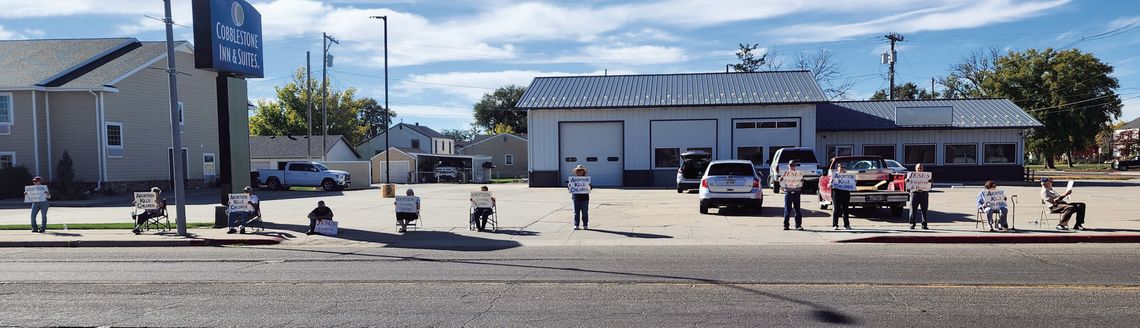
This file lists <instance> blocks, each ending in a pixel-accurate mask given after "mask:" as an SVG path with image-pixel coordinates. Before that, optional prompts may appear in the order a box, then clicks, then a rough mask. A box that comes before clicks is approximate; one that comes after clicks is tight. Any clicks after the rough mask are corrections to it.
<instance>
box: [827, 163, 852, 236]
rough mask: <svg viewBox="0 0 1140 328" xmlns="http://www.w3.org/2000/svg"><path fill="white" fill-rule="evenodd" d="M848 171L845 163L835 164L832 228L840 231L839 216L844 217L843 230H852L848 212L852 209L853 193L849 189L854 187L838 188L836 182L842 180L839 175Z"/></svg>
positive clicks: (832, 179)
mask: <svg viewBox="0 0 1140 328" xmlns="http://www.w3.org/2000/svg"><path fill="white" fill-rule="evenodd" d="M846 173H847V170H846V169H844V168H843V163H835V172H833V174H832V175H831V202H832V203H833V206H835V210H833V211H831V227H832V228H833V229H835V230H839V215H840V214H842V215H843V228H844V229H847V230H851V219H850V218H849V214H848V212H849V211H850V207H851V191H852V190H847V189H846V188H847V187H853V186H838V185H837V184H836V182H838V181H839V180H840V179H839V177H837V175H839V174H846Z"/></svg>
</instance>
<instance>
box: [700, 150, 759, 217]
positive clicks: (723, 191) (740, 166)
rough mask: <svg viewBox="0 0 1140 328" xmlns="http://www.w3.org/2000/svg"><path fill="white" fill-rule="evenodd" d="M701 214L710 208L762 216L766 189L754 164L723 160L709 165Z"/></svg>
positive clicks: (702, 186)
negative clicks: (732, 209)
mask: <svg viewBox="0 0 1140 328" xmlns="http://www.w3.org/2000/svg"><path fill="white" fill-rule="evenodd" d="M700 191H701V192H700V195H701V204H700V210H701V214H708V213H709V208H710V207H717V208H719V207H722V206H733V207H740V208H747V209H751V210H752V212H753V213H757V214H758V213H760V211H761V209H762V208H763V207H764V189H763V188H762V187H761V186H760V176H759V175H757V174H756V169H755V167H754V166H753V165H752V162H751V161H744V160H722V161H715V162H712V163H709V167H708V168H707V169H705V175H704V177H702V178H701V188H700Z"/></svg>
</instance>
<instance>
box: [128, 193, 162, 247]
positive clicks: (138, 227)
mask: <svg viewBox="0 0 1140 328" xmlns="http://www.w3.org/2000/svg"><path fill="white" fill-rule="evenodd" d="M150 192H152V193H154V200H155V201H157V202H158V208H156V209H153V210H146V211H143V212H142V213H139V214H138V215H135V228H134V229H132V230H131V232H134V233H135V234H136V235H137V234H140V233H142V226H143V224H146V220H150V219H151V218H156V217H159V216H162V211H164V210H166V199H163V198H162V189H158V187H151V188H150Z"/></svg>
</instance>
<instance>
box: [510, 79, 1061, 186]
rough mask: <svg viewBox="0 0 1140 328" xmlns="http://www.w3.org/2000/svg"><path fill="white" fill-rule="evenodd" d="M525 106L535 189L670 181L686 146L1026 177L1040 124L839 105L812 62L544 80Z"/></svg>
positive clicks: (951, 110)
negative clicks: (582, 182) (582, 177)
mask: <svg viewBox="0 0 1140 328" xmlns="http://www.w3.org/2000/svg"><path fill="white" fill-rule="evenodd" d="M518 108H519V109H520V110H526V111H527V114H528V116H527V121H528V122H527V123H528V129H527V131H528V133H529V134H530V137H529V139H530V143H529V145H528V153H529V175H530V185H531V186H533V187H553V186H561V185H565V183H566V181H565V180H566V177H567V176H568V175H569V174H570V173H569V172H570V169H572V168H573V167H575V166H577V165H583V166H585V167H587V168H588V169H589V170H590V175H591V176H592V177H593V183H594V185H595V186H599V187H603V186H607V187H618V186H630V187H634V186H669V185H672V184H674V181H675V180H674V179H675V175H676V172H677V168H678V167H679V165H680V156H679V155H680V153H683V152H686V151H689V150H703V151H706V152H709V153H711V154H712V156H713V158H714V159H748V160H752V161H753V162H754V163H756V165H757V166H758V167H766V166H767V162H768V161H770V160H771V157H772V154H774V153H775V152H776V150H777V149H780V148H784V147H814V148H815V150H816V156H817V157H818V158H819V159H820V160H821V161H826V160H827V159H829V158H831V157H833V156H837V155H850V154H854V155H860V154H875V155H882V156H884V157H886V158H892V159H896V160H898V161H899V162H902V163H904V164H905V165H907V166H910V167H913V165H914V164H916V163H924V165H926V166H927V167H928V168H929V170H931V171H934V172H935V176H936V177H938V179H939V180H941V181H951V180H983V179H996V180H1018V179H1021V176H1022V164H1023V163H1022V158H1023V156H1022V154H1023V153H1024V135H1025V132H1026V130H1027V129H1031V128H1039V127H1041V126H1042V125H1041V123H1040V122H1037V121H1036V120H1034V119H1033V118H1032V117H1031V116H1029V115H1028V114H1026V113H1025V112H1024V111H1023V110H1021V109H1020V108H1019V107H1017V106H1016V105H1014V104H1013V103H1012V102H1010V101H1008V100H1005V99H956V100H926V101H848V102H829V101H827V99H826V97H825V96H824V94H823V92H822V90H820V88H819V86H818V85H817V84H816V83H815V81H814V80H813V79H812V77H811V74H810V73H809V72H807V71H775V72H756V73H695V74H653V75H610V76H564V77H538V78H535V79H534V81H533V82H532V83H531V85H530V87H529V88H528V89H527V92H526V93H525V94H524V95H523V97H522V99H521V100H520V101H519V104H518Z"/></svg>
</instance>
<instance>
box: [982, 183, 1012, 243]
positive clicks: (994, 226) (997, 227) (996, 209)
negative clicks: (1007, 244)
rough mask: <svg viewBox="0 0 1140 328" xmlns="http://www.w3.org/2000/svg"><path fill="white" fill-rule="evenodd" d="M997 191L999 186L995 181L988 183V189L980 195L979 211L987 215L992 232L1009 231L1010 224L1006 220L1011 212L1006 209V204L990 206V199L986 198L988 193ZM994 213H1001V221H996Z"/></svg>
mask: <svg viewBox="0 0 1140 328" xmlns="http://www.w3.org/2000/svg"><path fill="white" fill-rule="evenodd" d="M995 190H997V184H996V183H994V182H993V181H986V189H985V190H982V191H981V192H979V193H978V204H977V205H978V210H980V211H982V212H985V213H986V222H987V223H989V225H990V231H1005V230H1006V229H1009V224H1007V223H1006V220H1005V216H1006V214H1007V213H1009V210H1008V209H1006V208H1005V203H998V204H988V203H989V199H987V198H988V197H986V192H990V191H995ZM994 213H999V215H998V217H999V218H1000V220H998V221H994Z"/></svg>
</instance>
